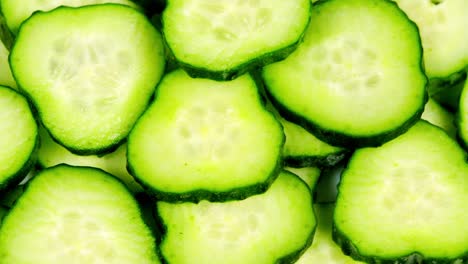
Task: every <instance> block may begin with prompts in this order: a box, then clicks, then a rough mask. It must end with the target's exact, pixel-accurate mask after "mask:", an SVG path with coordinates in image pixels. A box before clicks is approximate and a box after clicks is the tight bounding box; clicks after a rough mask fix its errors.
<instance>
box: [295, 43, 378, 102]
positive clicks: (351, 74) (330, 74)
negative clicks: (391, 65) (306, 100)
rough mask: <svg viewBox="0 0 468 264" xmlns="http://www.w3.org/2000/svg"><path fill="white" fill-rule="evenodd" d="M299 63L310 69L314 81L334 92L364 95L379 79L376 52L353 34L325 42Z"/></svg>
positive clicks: (373, 88)
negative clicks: (352, 35) (311, 62)
mask: <svg viewBox="0 0 468 264" xmlns="http://www.w3.org/2000/svg"><path fill="white" fill-rule="evenodd" d="M367 46H368V45H367ZM308 61H321V62H323V63H324V64H325V65H323V64H322V63H317V64H313V65H312V67H310V65H309V64H310V63H308ZM302 62H303V64H304V65H303V67H304V69H306V68H307V67H310V68H311V69H310V71H311V75H312V76H313V78H314V79H315V80H317V81H318V82H319V83H321V84H322V85H323V86H324V87H328V89H330V90H332V92H333V93H335V94H337V95H342V96H350V95H355V94H362V95H365V94H368V93H369V91H372V90H375V89H376V88H378V87H379V86H380V85H379V84H380V83H381V81H382V73H381V71H380V70H379V68H380V66H379V61H378V57H377V52H376V51H375V50H373V49H372V48H371V47H366V45H361V44H360V41H359V40H356V39H353V38H352V37H343V38H339V39H333V40H329V41H326V42H324V43H323V44H322V45H319V46H317V47H316V48H313V49H311V50H310V52H309V54H308V58H307V59H304V60H302Z"/></svg>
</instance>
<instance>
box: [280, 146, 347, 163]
mask: <svg viewBox="0 0 468 264" xmlns="http://www.w3.org/2000/svg"><path fill="white" fill-rule="evenodd" d="M349 152H350V151H349V150H347V149H343V150H339V151H337V152H332V153H329V154H326V155H316V156H313V155H297V156H293V155H285V156H284V165H285V166H288V167H293V168H304V167H315V166H316V167H319V168H327V167H333V166H335V165H336V164H338V163H339V162H340V161H342V160H343V159H344V158H346V156H348V154H349Z"/></svg>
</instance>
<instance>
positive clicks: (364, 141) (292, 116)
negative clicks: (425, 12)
mask: <svg viewBox="0 0 468 264" xmlns="http://www.w3.org/2000/svg"><path fill="white" fill-rule="evenodd" d="M328 1H331V0H321V1H318V2H316V3H314V6H320V5H323V4H324V3H326V2H328ZM388 4H391V5H394V6H395V8H396V9H395V10H396V11H397V12H398V11H399V13H400V15H401V16H402V17H403V18H405V19H406V20H407V22H408V24H409V26H411V27H413V28H414V30H415V31H416V32H418V33H419V28H418V26H417V25H416V24H415V23H414V22H413V21H412V20H410V19H409V18H408V16H407V15H406V14H405V13H404V12H403V11H401V9H400V8H399V7H398V5H397V4H396V3H395V2H392V1H388ZM416 40H417V42H418V44H419V45H418V47H419V69H420V72H421V75H422V76H423V77H424V79H425V85H424V86H425V88H424V98H423V101H422V104H421V105H420V107H419V109H416V112H415V113H414V114H413V115H412V116H410V117H409V118H408V119H407V120H406V121H405V122H403V123H402V124H401V125H400V126H399V127H395V128H394V129H393V130H387V131H383V132H381V133H379V134H375V135H371V136H356V135H353V134H348V133H342V132H338V131H334V130H330V129H327V128H325V127H321V126H319V125H318V124H316V123H315V122H313V121H311V120H309V119H307V118H306V117H304V116H302V115H300V114H299V113H296V112H294V111H292V110H289V109H288V108H287V106H286V105H285V104H283V103H282V102H281V101H280V100H278V99H277V98H275V97H274V96H273V94H272V93H271V92H270V91H269V89H268V84H267V83H266V82H265V81H264V80H265V79H264V78H263V75H264V74H265V72H264V71H263V70H262V72H261V76H262V80H263V83H264V85H263V86H264V87H265V88H266V89H265V92H266V94H267V96H268V99H269V100H270V101H271V102H272V103H273V104H274V106H275V107H276V109H277V110H278V111H279V112H280V114H281V116H283V117H284V118H285V119H287V120H288V121H290V122H293V123H296V124H298V125H299V126H302V127H303V128H304V129H305V130H307V131H309V132H310V133H312V134H314V135H315V136H316V137H317V138H318V139H320V140H322V141H324V142H326V143H328V144H330V145H332V146H337V147H344V148H348V149H355V148H363V147H377V146H380V145H382V144H383V143H385V142H388V141H390V140H392V139H394V138H396V137H397V136H399V135H401V134H403V133H404V132H406V131H407V130H408V129H409V128H410V127H411V126H412V125H414V124H415V123H416V121H418V120H419V119H420V118H421V115H422V113H423V112H424V105H425V104H426V103H427V101H428V100H429V95H428V92H427V84H428V79H427V76H426V75H425V71H424V62H423V57H422V56H423V48H422V44H421V37H420V34H417V36H416Z"/></svg>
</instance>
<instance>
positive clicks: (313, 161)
mask: <svg viewBox="0 0 468 264" xmlns="http://www.w3.org/2000/svg"><path fill="white" fill-rule="evenodd" d="M277 119H278V120H279V121H280V122H281V125H283V130H284V134H285V135H286V142H285V143H284V148H283V156H284V163H285V165H286V166H291V167H296V168H301V167H311V166H319V167H332V166H334V165H336V164H337V163H338V162H340V161H341V160H342V159H343V158H344V157H345V156H346V154H347V153H348V151H347V150H346V149H344V148H340V147H335V146H331V145H329V144H327V143H325V142H323V141H321V140H320V139H318V138H317V137H316V136H314V135H313V134H311V133H310V132H308V131H307V130H305V129H304V128H302V127H301V126H299V125H296V124H294V123H291V122H289V121H287V120H286V119H284V118H281V117H277Z"/></svg>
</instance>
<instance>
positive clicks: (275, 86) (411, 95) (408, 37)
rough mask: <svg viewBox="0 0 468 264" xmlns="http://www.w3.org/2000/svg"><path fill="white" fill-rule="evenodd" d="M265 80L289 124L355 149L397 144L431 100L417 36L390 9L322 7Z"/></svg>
mask: <svg viewBox="0 0 468 264" xmlns="http://www.w3.org/2000/svg"><path fill="white" fill-rule="evenodd" d="M262 75H263V79H264V81H265V84H266V88H267V91H268V93H269V94H270V97H271V99H272V102H273V103H274V104H275V106H276V107H277V108H278V110H279V111H280V112H281V114H282V116H283V117H285V118H287V119H289V120H290V121H293V122H295V123H297V124H299V125H301V126H303V127H304V128H306V129H307V130H309V131H310V132H312V133H313V134H315V136H317V138H319V139H321V140H323V141H325V142H327V143H329V144H331V145H333V146H342V147H346V148H350V149H352V148H358V147H364V146H377V145H380V144H382V143H384V142H386V141H388V140H390V139H393V138H395V137H397V136H398V135H400V134H401V133H403V132H404V131H406V130H407V129H408V128H409V127H410V126H411V125H413V124H414V123H415V122H416V121H417V120H418V119H419V118H420V116H421V113H422V112H423V109H424V104H425V102H426V100H427V93H426V90H425V85H426V82H427V79H426V76H425V75H424V72H423V69H422V48H421V42H420V38H419V34H418V29H417V27H416V25H415V24H414V23H413V22H412V21H410V20H409V19H408V18H407V17H406V15H405V14H404V13H403V12H402V11H401V10H400V9H399V8H398V6H397V5H396V4H395V3H393V2H389V1H382V0H356V1H341V0H330V1H319V2H317V3H316V4H315V5H314V6H313V7H312V15H311V21H310V25H309V28H308V30H307V32H306V34H305V36H304V41H303V42H302V43H301V44H300V45H299V47H298V49H297V50H296V51H294V52H293V53H292V54H291V55H290V56H289V57H288V58H286V59H285V60H283V61H280V62H276V63H272V64H270V65H267V66H266V67H264V69H263V73H262Z"/></svg>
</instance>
